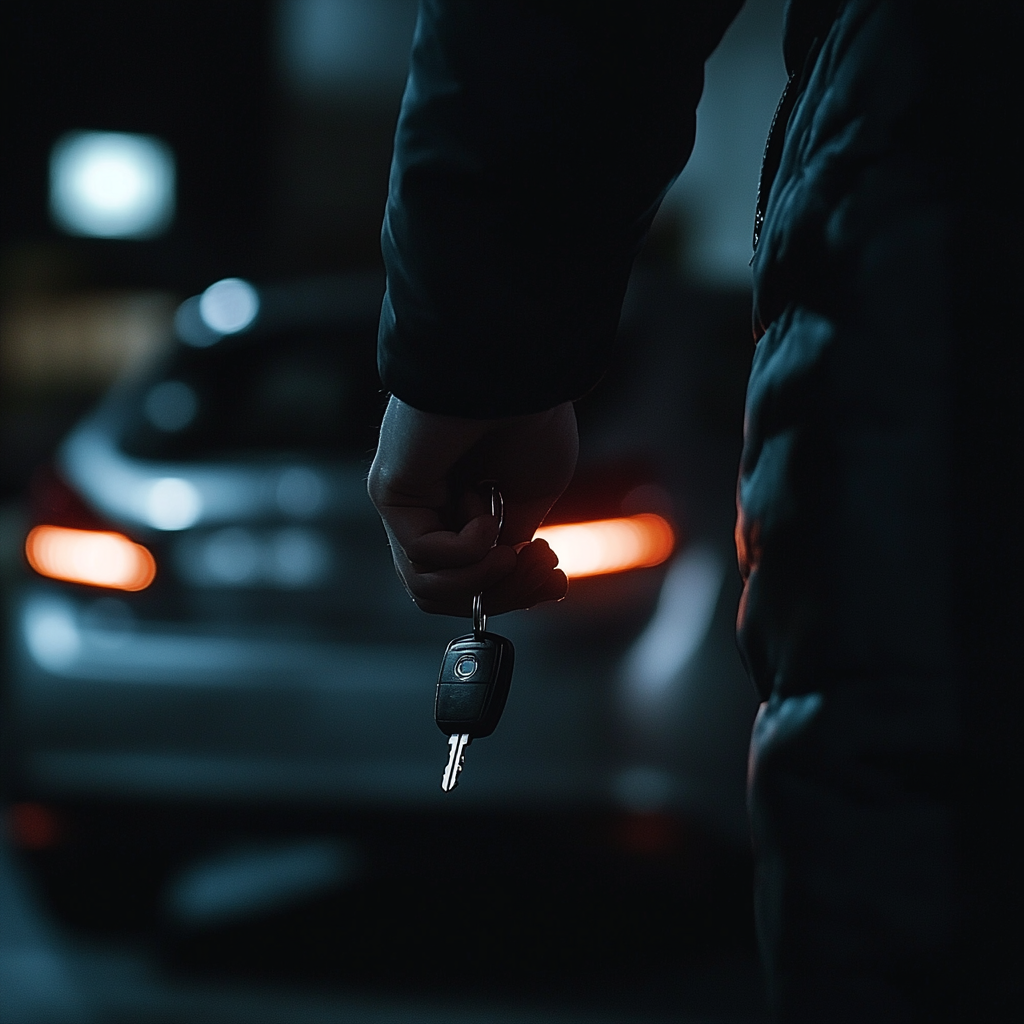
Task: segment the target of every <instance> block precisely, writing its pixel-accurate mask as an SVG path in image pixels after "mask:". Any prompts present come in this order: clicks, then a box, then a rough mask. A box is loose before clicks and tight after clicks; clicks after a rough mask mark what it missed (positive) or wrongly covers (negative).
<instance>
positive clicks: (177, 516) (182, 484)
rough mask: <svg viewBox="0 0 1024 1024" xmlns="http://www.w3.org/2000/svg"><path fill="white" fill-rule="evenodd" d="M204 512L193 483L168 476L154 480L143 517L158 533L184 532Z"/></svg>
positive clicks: (201, 500)
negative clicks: (144, 516) (169, 531)
mask: <svg viewBox="0 0 1024 1024" xmlns="http://www.w3.org/2000/svg"><path fill="white" fill-rule="evenodd" d="M202 511H203V499H202V498H201V497H200V496H199V491H198V490H196V487H195V485H194V484H191V483H189V482H188V481H187V480H182V479H180V478H179V477H175V476H167V477H163V478H162V479H160V480H157V481H155V482H154V483H153V484H152V485H151V486H150V488H149V494H148V495H147V497H146V518H147V519H148V520H149V525H150V526H155V527H156V528H157V529H158V530H187V529H188V528H189V527H190V526H192V525H193V524H194V523H195V522H196V521H197V520H198V519H199V515H200V513H201V512H202Z"/></svg>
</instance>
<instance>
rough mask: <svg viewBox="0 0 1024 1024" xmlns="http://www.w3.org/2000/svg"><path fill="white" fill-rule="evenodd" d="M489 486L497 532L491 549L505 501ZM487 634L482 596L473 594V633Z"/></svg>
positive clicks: (498, 492)
mask: <svg viewBox="0 0 1024 1024" xmlns="http://www.w3.org/2000/svg"><path fill="white" fill-rule="evenodd" d="M484 482H485V483H490V485H491V515H492V516H497V517H498V532H497V533H496V534H495V535H494V544H492V545H491V547H496V546H497V544H498V538H499V537H500V536H501V528H502V526H504V525H505V501H504V499H503V498H502V496H501V491H499V490H498V485H497V484H496V483H494V482H493V481H484ZM486 632H487V615H486V614H485V613H484V595H483V594H482V593H480V594H474V595H473V633H474V635H475V636H482V635H483V634H484V633H486Z"/></svg>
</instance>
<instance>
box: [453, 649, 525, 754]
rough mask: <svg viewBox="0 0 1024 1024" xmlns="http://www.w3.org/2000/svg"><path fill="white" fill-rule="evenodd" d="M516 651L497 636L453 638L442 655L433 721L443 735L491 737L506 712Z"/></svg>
mask: <svg viewBox="0 0 1024 1024" xmlns="http://www.w3.org/2000/svg"><path fill="white" fill-rule="evenodd" d="M515 660H516V649H515V648H514V647H513V646H512V641H511V640H509V639H508V638H507V637H503V636H499V635H498V634H497V633H486V632H479V633H469V634H467V635H466V636H460V637H456V638H455V639H454V640H452V642H451V643H450V644H448V647H447V649H446V650H445V652H444V659H443V660H442V662H441V672H440V674H439V676H438V678H437V692H436V694H435V696H434V721H435V722H437V727H438V728H439V729H440V730H441V732H443V733H444V734H445V735H446V736H452V735H455V734H468V735H469V736H470V737H471V738H472V739H479V738H480V737H482V736H490V735H491V733H492V732H494V729H495V726H497V724H498V719H499V718H501V713H502V712H503V711H504V710H505V701H506V700H507V699H508V691H509V687H510V686H511V685H512V668H513V666H514V665H515Z"/></svg>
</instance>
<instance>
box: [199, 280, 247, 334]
mask: <svg viewBox="0 0 1024 1024" xmlns="http://www.w3.org/2000/svg"><path fill="white" fill-rule="evenodd" d="M259 311H260V297H259V295H258V294H257V292H256V289H255V288H253V286H252V285H251V284H249V282H248V281H243V280H242V279H241V278H240V277H226V278H224V280H223V281H218V282H217V283H216V284H211V285H210V287H209V288H207V289H206V291H205V292H203V294H202V296H201V297H200V299H199V315H200V317H202V320H203V323H204V324H206V326H207V327H209V328H210V330H211V331H216V332H217V333H218V334H237V333H238V332H239V331H244V330H245V329H246V327H248V326H249V325H250V324H251V323H252V322H253V320H255V319H256V314H257V313H258V312H259Z"/></svg>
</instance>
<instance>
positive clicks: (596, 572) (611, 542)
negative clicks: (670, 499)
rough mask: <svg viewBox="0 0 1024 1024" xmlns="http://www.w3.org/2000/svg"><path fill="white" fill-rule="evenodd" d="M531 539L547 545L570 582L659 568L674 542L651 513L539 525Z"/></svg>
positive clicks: (670, 531) (664, 525) (672, 535)
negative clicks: (545, 542)
mask: <svg viewBox="0 0 1024 1024" xmlns="http://www.w3.org/2000/svg"><path fill="white" fill-rule="evenodd" d="M535 538H536V539H540V540H546V541H547V542H548V544H549V545H550V547H551V549H552V551H554V552H555V554H556V555H558V567H559V568H560V569H561V570H562V572H564V573H565V575H566V576H568V577H569V578H570V579H578V578H579V577H581V576H600V575H602V574H603V573H611V572H626V571H627V570H628V569H643V568H648V567H650V566H652V565H660V564H661V563H662V562H664V561H665V560H666V559H667V558H668V557H669V555H671V554H672V550H673V548H674V547H675V543H676V537H675V532H674V531H673V529H672V527H671V526H670V525H669V523H668V521H667V520H666V519H663V518H662V517H661V516H659V515H655V514H654V513H653V512H645V513H643V514H641V515H636V516H626V517H624V518H621V519H594V520H591V521H590V522H586V523H560V524H559V525H557V526H542V527H541V528H540V529H539V530H538V531H537V533H536V534H535Z"/></svg>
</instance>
